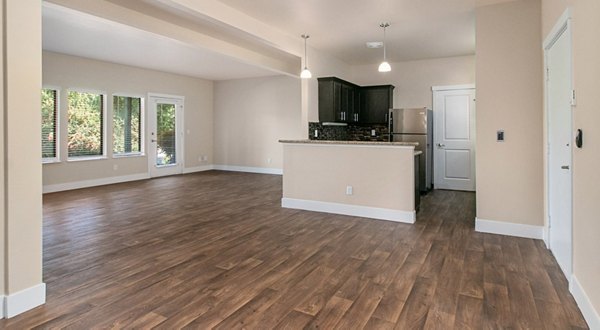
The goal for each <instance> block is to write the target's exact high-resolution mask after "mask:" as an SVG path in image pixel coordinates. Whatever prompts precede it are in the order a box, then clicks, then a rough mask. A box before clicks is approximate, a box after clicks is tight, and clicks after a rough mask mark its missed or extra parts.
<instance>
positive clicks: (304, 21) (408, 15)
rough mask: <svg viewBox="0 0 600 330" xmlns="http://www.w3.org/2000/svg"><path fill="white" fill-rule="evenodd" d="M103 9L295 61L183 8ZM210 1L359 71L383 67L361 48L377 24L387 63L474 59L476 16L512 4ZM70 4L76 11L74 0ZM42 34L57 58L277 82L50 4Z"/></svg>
mask: <svg viewBox="0 0 600 330" xmlns="http://www.w3.org/2000/svg"><path fill="white" fill-rule="evenodd" d="M65 1H66V2H67V3H68V2H69V1H68V0H65ZM94 1H99V0H94ZM106 1H108V2H110V3H114V4H117V5H119V6H122V7H124V8H129V9H130V10H135V11H137V12H139V13H142V14H144V15H149V16H153V17H157V18H160V19H164V20H166V21H168V22H170V23H174V24H179V25H181V26H183V27H184V28H186V29H189V30H190V31H196V32H199V33H208V34H209V35H212V37H213V38H216V39H217V40H223V41H225V42H229V43H230V44H231V45H236V46H238V47H242V48H247V49H250V50H253V51H257V52H259V53H262V54H266V55H267V56H272V57H273V58H277V59H280V60H282V61H286V60H288V61H292V62H293V61H294V60H295V59H298V58H297V56H296V55H294V54H292V53H294V52H295V51H292V53H288V52H286V51H285V50H283V49H280V48H278V47H276V46H274V45H273V44H270V42H269V40H262V39H261V36H260V35H252V34H251V33H248V35H245V34H244V33H243V32H244V31H237V30H236V27H235V26H234V25H235V24H234V23H235V22H229V25H228V22H216V21H214V20H212V19H211V18H210V17H203V16H202V15H197V13H193V12H188V11H186V9H181V6H178V3H180V1H175V0H128V1H126V2H122V1H121V0H106ZM211 1H214V2H215V3H219V2H220V3H221V4H224V5H225V6H224V8H228V10H230V11H233V12H236V13H239V15H241V16H239V15H238V17H241V18H243V17H252V18H253V19H254V20H258V21H261V22H262V23H264V24H265V25H264V26H266V27H268V28H270V27H273V31H279V32H277V33H280V35H285V36H286V38H288V39H289V40H295V39H294V38H297V39H298V43H299V44H301V42H302V41H301V40H302V39H301V38H300V35H301V34H304V33H308V34H310V39H309V40H308V43H309V46H311V47H313V48H316V49H318V50H320V51H322V52H324V53H328V54H329V55H332V56H334V57H337V58H339V59H341V60H343V61H345V62H347V63H348V64H351V65H361V64H375V63H378V62H380V61H381V59H382V56H383V51H382V50H381V49H368V48H367V47H366V45H365V43H366V42H368V41H381V40H382V37H383V31H382V29H381V28H380V27H379V24H380V23H381V22H389V23H390V24H391V26H390V27H389V28H388V30H387V50H388V60H389V61H391V62H396V61H406V60H415V59H427V58H438V57H448V56H458V55H468V54H474V53H475V8H476V7H477V6H483V5H489V4H494V3H499V2H507V1H514V0H252V1H248V0H211ZM59 2H60V1H59ZM72 3H75V4H77V2H76V1H75V0H73V2H72ZM98 3H100V2H98ZM207 3H208V2H207ZM196 4H197V5H200V4H202V3H200V4H198V3H196ZM206 5H207V4H206ZM207 6H208V5H207ZM92 13H93V11H92ZM234 16H235V15H234ZM234 16H232V17H234ZM123 23H126V22H125V21H123ZM261 28H263V27H260V28H259V29H258V30H260V29H261ZM42 29H43V48H44V50H49V51H54V52H58V53H65V54H71V55H76V56H82V57H88V58H93V59H98V60H104V61H109V62H114V63H120V64H126V65H132V66H137V67H143V68H149V69H155V70H160V71H166V72H173V73H177V74H183V75H188V76H194V77H200V78H205V79H211V80H227V79H239V78H246V77H260V76H269V75H274V74H277V73H275V72H273V71H269V70H267V69H264V68H262V67H257V66H254V65H252V64H248V63H245V62H241V61H240V60H239V59H238V58H239V57H237V58H235V57H231V56H234V55H237V54H229V55H225V54H224V53H223V52H218V51H217V50H215V49H213V50H211V49H209V48H206V47H202V46H199V45H198V44H194V45H191V44H187V43H184V42H181V41H178V40H175V39H170V38H168V37H165V36H163V35H161V34H157V33H160V32H159V31H158V30H155V31H154V32H155V33H151V32H149V31H144V30H141V29H137V28H134V27H132V26H129V25H126V24H121V23H117V22H113V21H110V20H107V19H103V18H100V17H97V16H94V15H90V14H86V13H83V12H80V11H76V10H73V9H68V8H66V7H61V6H59V5H55V4H51V3H47V2H44V5H43V26H42ZM232 31H233V32H232ZM255 32H256V31H255Z"/></svg>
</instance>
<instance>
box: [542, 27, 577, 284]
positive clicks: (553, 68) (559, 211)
mask: <svg viewBox="0 0 600 330" xmlns="http://www.w3.org/2000/svg"><path fill="white" fill-rule="evenodd" d="M570 35H571V33H570V29H569V27H568V24H566V25H565V29H564V30H562V32H559V34H558V36H557V38H555V39H554V40H553V41H552V42H551V43H550V45H548V46H547V47H545V53H546V66H547V71H546V72H547V75H546V102H547V119H548V216H549V223H548V225H549V242H548V243H549V246H550V250H552V253H553V254H554V257H555V258H556V261H557V262H558V264H559V265H560V267H561V268H562V270H563V272H564V273H565V275H566V276H567V279H570V276H571V272H572V269H571V268H572V260H571V258H572V209H573V205H572V203H573V202H572V170H571V162H572V154H571V152H572V146H571V140H572V117H571V116H572V111H571V102H572V85H571V77H572V75H571V37H570Z"/></svg>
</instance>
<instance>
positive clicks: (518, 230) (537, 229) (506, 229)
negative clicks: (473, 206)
mask: <svg viewBox="0 0 600 330" xmlns="http://www.w3.org/2000/svg"><path fill="white" fill-rule="evenodd" d="M475 231H478V232H480V233H488V234H500V235H507V236H516V237H524V238H533V239H544V226H532V225H524V224H520V223H513V222H504V221H494V220H486V219H481V218H475Z"/></svg>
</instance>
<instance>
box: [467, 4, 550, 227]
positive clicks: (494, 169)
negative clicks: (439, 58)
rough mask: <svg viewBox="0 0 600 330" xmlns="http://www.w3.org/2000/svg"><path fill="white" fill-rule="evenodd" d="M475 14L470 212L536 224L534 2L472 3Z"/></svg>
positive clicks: (537, 19) (539, 201) (537, 41)
mask: <svg viewBox="0 0 600 330" xmlns="http://www.w3.org/2000/svg"><path fill="white" fill-rule="evenodd" d="M476 18H477V23H476V31H477V36H476V44H477V46H476V48H477V49H476V54H477V63H476V72H477V73H476V81H477V115H476V116H477V121H476V125H477V146H476V147H477V159H476V166H477V187H476V189H477V217H478V218H480V219H484V220H494V221H503V222H510V223H519V224H527V225H536V226H542V225H543V224H544V221H543V151H542V150H543V142H542V139H543V133H542V130H543V119H542V118H543V110H542V109H543V108H542V99H543V91H542V89H543V88H542V81H543V80H542V79H543V71H542V67H543V64H542V62H543V60H542V50H541V44H542V38H541V28H540V26H541V14H540V1H538V0H526V1H514V2H509V3H503V4H498V5H491V6H486V7H479V8H477V10H476ZM500 129H503V130H504V131H505V138H506V141H505V142H503V143H498V142H496V131H497V130H500Z"/></svg>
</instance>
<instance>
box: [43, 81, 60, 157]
mask: <svg viewBox="0 0 600 330" xmlns="http://www.w3.org/2000/svg"><path fill="white" fill-rule="evenodd" d="M57 100H58V91H56V90H55V89H48V88H44V89H42V160H43V161H45V162H50V161H55V160H56V159H57V158H58V157H57V152H56V132H57V129H56V123H57V117H58V116H57V115H58V111H57V109H58V101H57Z"/></svg>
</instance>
